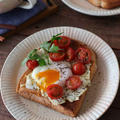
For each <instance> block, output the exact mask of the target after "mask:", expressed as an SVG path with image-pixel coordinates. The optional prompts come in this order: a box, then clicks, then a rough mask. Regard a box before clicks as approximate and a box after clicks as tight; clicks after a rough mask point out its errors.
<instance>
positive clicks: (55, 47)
mask: <svg viewBox="0 0 120 120" xmlns="http://www.w3.org/2000/svg"><path fill="white" fill-rule="evenodd" d="M58 50H61V49H60V48H59V47H58V46H55V45H54V44H52V46H51V47H50V49H49V52H52V53H56V52H58Z"/></svg>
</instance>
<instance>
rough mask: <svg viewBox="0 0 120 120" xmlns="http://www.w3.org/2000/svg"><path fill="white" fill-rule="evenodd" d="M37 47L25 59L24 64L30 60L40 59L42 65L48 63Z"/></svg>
mask: <svg viewBox="0 0 120 120" xmlns="http://www.w3.org/2000/svg"><path fill="white" fill-rule="evenodd" d="M37 51H38V50H37V49H34V50H32V51H31V52H30V53H29V54H28V56H27V57H26V58H25V59H24V60H23V62H22V65H24V64H25V63H26V62H27V61H28V60H36V61H38V63H39V65H40V66H43V65H46V62H45V60H44V59H43V58H42V57H41V56H40V55H38V54H37Z"/></svg>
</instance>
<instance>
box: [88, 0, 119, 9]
mask: <svg viewBox="0 0 120 120" xmlns="http://www.w3.org/2000/svg"><path fill="white" fill-rule="evenodd" d="M88 1H89V2H90V3H92V4H93V5H95V6H97V7H102V8H105V9H111V8H115V7H118V6H120V0H88Z"/></svg>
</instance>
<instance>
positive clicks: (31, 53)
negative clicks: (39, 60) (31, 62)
mask: <svg viewBox="0 0 120 120" xmlns="http://www.w3.org/2000/svg"><path fill="white" fill-rule="evenodd" d="M36 53H37V49H33V50H32V51H31V52H30V53H29V54H28V57H29V58H30V57H32V56H33V55H34V54H36Z"/></svg>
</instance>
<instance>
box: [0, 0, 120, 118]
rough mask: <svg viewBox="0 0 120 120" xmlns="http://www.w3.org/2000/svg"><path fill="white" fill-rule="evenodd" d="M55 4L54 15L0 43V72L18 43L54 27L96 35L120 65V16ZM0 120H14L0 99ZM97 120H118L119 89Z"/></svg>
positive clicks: (119, 106) (58, 0)
mask: <svg viewBox="0 0 120 120" xmlns="http://www.w3.org/2000/svg"><path fill="white" fill-rule="evenodd" d="M56 2H57V4H59V9H58V11H57V12H56V13H55V14H54V15H51V16H50V17H48V18H45V19H44V20H42V21H39V22H37V23H36V24H34V25H31V26H30V27H27V28H26V29H24V30H22V31H21V32H19V33H17V34H15V35H14V36H12V37H9V38H8V39H7V40H5V41H4V42H3V43H0V72H1V69H2V66H3V64H4V61H5V59H6V57H7V56H8V54H9V53H10V52H11V50H12V49H13V48H14V47H15V46H16V45H17V44H18V43H19V42H21V41H22V40H23V39H24V38H26V37H27V36H29V35H31V34H33V33H35V32H37V31H40V30H42V29H45V28H49V27H54V26H74V27H80V28H83V29H86V30H89V31H91V32H93V33H95V34H97V35H98V36H100V37H101V38H102V39H103V40H105V41H106V42H107V43H108V44H109V45H110V46H111V47H112V48H113V50H114V52H115V54H116V56H117V58H118V61H119V63H120V15H118V16H111V17H93V16H87V15H84V14H81V13H78V12H76V11H73V10H72V9H70V8H68V7H67V6H66V5H64V4H63V3H62V2H61V1H60V0H56ZM113 82H114V80H113ZM0 120H14V118H13V117H12V115H10V113H9V112H8V111H7V109H6V108H5V106H4V104H3V102H2V98H1V97H0ZM99 120H120V88H119V90H118V93H117V96H116V98H115V100H114V102H113V104H112V105H111V106H110V108H109V109H108V110H107V112H106V113H105V114H104V115H103V116H102V117H101V118H100V119H99Z"/></svg>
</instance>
